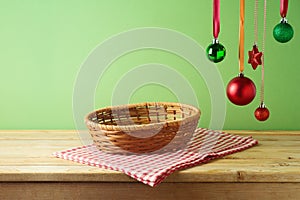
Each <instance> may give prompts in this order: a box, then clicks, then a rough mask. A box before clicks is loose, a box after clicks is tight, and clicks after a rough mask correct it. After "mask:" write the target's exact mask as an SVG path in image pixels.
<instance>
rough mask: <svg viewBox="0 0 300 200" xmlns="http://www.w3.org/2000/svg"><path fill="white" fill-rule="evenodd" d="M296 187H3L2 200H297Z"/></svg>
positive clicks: (282, 185)
mask: <svg viewBox="0 0 300 200" xmlns="http://www.w3.org/2000/svg"><path fill="white" fill-rule="evenodd" d="M299 190H300V185H299V184H294V183H162V184H160V185H159V186H157V187H156V188H151V187H148V186H145V185H143V184H139V183H0V199H1V200H12V199H22V200H50V199H65V200H68V199H72V200H77V199H80V200H84V199H88V200H93V199H95V200H101V199H104V200H107V199H112V200H119V199H121V200H134V199H143V200H153V199H155V200H174V199H205V200H206V199H213V200H224V199H227V200H231V199H232V200H237V199H238V200H253V199H261V200H282V199H288V200H298V199H300V193H299Z"/></svg>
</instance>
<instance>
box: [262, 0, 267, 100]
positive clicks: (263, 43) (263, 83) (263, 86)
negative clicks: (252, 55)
mask: <svg viewBox="0 0 300 200" xmlns="http://www.w3.org/2000/svg"><path fill="white" fill-rule="evenodd" d="M266 23H267V0H264V33H263V41H262V52H263V55H262V65H261V86H260V87H261V88H260V101H261V103H263V102H264V98H265V41H266Z"/></svg>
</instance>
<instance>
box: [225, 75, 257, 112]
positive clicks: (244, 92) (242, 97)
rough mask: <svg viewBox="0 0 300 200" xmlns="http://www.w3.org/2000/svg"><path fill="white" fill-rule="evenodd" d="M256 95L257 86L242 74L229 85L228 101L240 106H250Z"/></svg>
mask: <svg viewBox="0 0 300 200" xmlns="http://www.w3.org/2000/svg"><path fill="white" fill-rule="evenodd" d="M255 95H256V87H255V84H254V83H253V82H252V81H251V80H250V79H249V78H246V77H244V75H243V74H242V73H241V74H240V75H239V76H238V77H235V78H233V79H232V80H231V81H230V82H229V83H228V85H227V97H228V99H229V100H230V101H231V102H232V103H234V104H236V105H239V106H244V105H247V104H249V103H250V102H251V101H252V100H253V99H254V97H255Z"/></svg>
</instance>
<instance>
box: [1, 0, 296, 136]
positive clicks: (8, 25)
mask: <svg viewBox="0 0 300 200" xmlns="http://www.w3.org/2000/svg"><path fill="white" fill-rule="evenodd" d="M211 2H212V1H211V0H201V1H200V0H180V1H174V0H106V1H104V0H80V1H78V0H48V1H46V0H44V1H40V0H24V1H23V0H10V1H3V0H1V6H0V25H1V29H0V36H1V37H0V67H1V71H0V92H1V100H0V101H1V104H0V121H1V122H0V129H74V128H75V125H74V121H73V111H72V93H73V87H74V83H75V80H76V76H77V73H78V71H79V69H80V66H81V64H82V63H83V62H84V60H85V59H86V58H87V56H88V55H89V53H90V52H91V51H92V50H93V49H94V48H95V47H96V46H97V45H99V44H100V43H101V42H103V41H104V40H106V39H108V38H109V37H111V36H113V35H115V34H118V33H120V32H124V31H127V30H130V29H134V28H138V27H161V28H168V29H172V30H175V31H178V32H181V33H183V34H186V35H187V36H189V37H191V38H193V39H194V40H195V41H196V42H197V43H198V44H199V45H201V46H203V47H204V48H206V46H208V45H209V44H210V43H211V40H212V23H211V22H212V3H211ZM253 7H254V1H246V18H245V27H246V40H245V53H247V52H246V51H247V50H249V49H250V48H251V47H252V44H253ZM299 9H300V1H290V5H289V11H288V16H287V18H288V20H289V23H290V24H291V25H293V27H294V31H295V35H294V38H293V39H292V40H291V41H290V42H289V43H287V44H279V43H277V42H276V41H275V40H274V39H273V37H272V29H273V27H274V26H275V24H277V23H278V22H279V20H280V15H279V0H276V1H275V0H273V1H268V7H267V10H268V12H267V39H266V51H265V63H266V65H265V67H266V68H265V74H266V78H265V84H266V88H265V101H266V104H267V106H268V108H269V109H270V111H271V117H270V119H269V120H268V121H266V122H264V123H261V122H258V121H256V120H255V118H254V116H253V112H254V110H255V109H256V107H257V106H258V105H259V98H258V96H257V97H256V99H255V100H254V101H253V102H252V103H251V104H249V105H248V106H245V107H237V106H234V105H232V104H231V103H230V102H229V101H228V100H227V113H226V121H225V126H224V129H255V130H261V129H300V123H299V119H300V112H299V110H300V104H299V100H300V96H299V80H300V79H299V73H298V72H299V69H298V67H299V64H298V61H299V56H300V55H299V54H300V53H299V52H300V51H299V48H300V36H299V35H298V31H299V30H300V12H299ZM238 23H239V1H238V0H226V1H221V33H220V36H219V38H220V41H221V42H222V44H224V46H225V47H226V49H227V56H226V58H225V60H224V61H223V62H221V63H220V64H218V65H217V66H218V68H219V71H220V73H221V75H222V77H223V80H224V84H225V85H227V83H228V81H229V80H230V79H231V78H233V77H234V76H236V75H237V73H238V56H237V55H238V32H239V31H238ZM262 26H263V1H260V3H259V33H260V35H259V44H261V42H262V30H263V27H262ZM245 57H246V58H247V56H245ZM154 62H156V63H161V64H165V65H168V66H170V67H172V68H174V69H176V70H178V71H180V72H181V73H182V74H183V75H184V76H185V77H186V78H187V79H188V80H189V81H190V82H191V84H192V85H193V87H194V88H195V89H196V91H197V96H198V98H199V99H201V104H200V107H201V110H202V113H203V115H202V117H201V120H200V126H202V127H207V126H208V125H209V121H210V108H211V105H210V97H209V93H208V90H207V87H206V85H205V83H204V81H203V79H202V78H201V77H198V78H193V73H194V71H193V67H192V66H191V65H190V64H189V63H187V62H186V61H184V60H183V59H182V58H180V57H178V56H175V55H173V54H171V53H168V52H163V51H159V50H140V51H136V52H132V53H130V54H127V55H126V56H123V57H121V58H120V59H118V60H116V61H115V62H114V63H113V64H112V65H111V66H110V68H109V70H108V72H107V73H106V74H105V76H104V77H103V79H101V81H100V83H99V86H98V87H97V91H96V96H95V99H96V102H97V103H96V105H95V107H102V106H106V105H109V104H110V98H109V97H110V95H111V91H112V89H113V86H114V84H115V82H116V81H117V80H118V79H119V78H120V77H121V76H122V75H123V74H124V73H126V72H127V71H128V70H130V69H131V68H133V67H135V66H137V65H141V64H146V63H154ZM245 62H247V61H245ZM245 73H246V74H247V76H249V77H251V78H252V79H253V81H254V82H255V83H256V85H257V88H259V85H260V77H261V74H260V68H259V69H258V70H256V71H253V70H252V68H251V67H250V66H249V65H248V64H246V69H245ZM157 94H159V95H157ZM258 94H259V93H258ZM91 98H94V97H91ZM162 100H164V101H176V100H177V99H176V94H174V93H172V91H169V90H168V89H166V88H164V87H161V86H159V85H157V84H153V85H147V86H145V87H141V88H139V89H138V90H137V91H135V93H134V94H133V96H132V97H131V99H130V102H139V101H162Z"/></svg>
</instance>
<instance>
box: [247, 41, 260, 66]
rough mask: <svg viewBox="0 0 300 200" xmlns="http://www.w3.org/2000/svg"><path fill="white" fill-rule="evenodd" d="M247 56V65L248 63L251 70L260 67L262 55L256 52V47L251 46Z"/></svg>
mask: <svg viewBox="0 0 300 200" xmlns="http://www.w3.org/2000/svg"><path fill="white" fill-rule="evenodd" d="M248 55H249V59H248V63H250V64H251V65H252V68H253V69H254V70H256V68H257V66H258V65H261V63H262V61H261V57H262V55H263V53H262V52H259V51H258V48H257V46H256V45H253V48H252V50H251V51H248Z"/></svg>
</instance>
